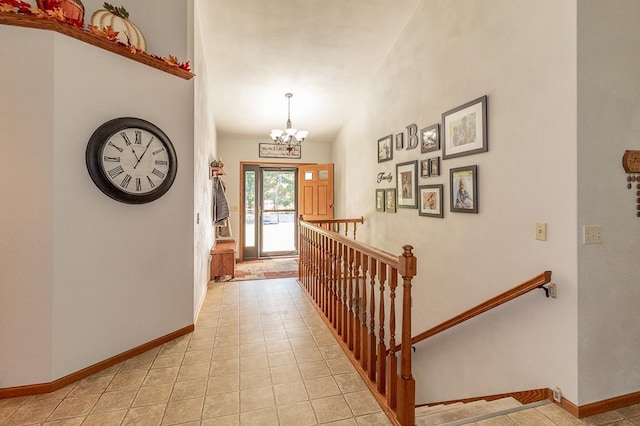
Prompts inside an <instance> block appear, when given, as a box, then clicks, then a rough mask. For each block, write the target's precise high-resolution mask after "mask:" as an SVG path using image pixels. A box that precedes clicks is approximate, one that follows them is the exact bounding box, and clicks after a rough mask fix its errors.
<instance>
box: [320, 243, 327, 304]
mask: <svg viewBox="0 0 640 426" xmlns="http://www.w3.org/2000/svg"><path fill="white" fill-rule="evenodd" d="M326 240H327V237H325V236H324V235H321V236H320V294H319V297H320V309H322V312H323V313H324V316H325V317H326V316H327V251H326V243H327V241H326Z"/></svg>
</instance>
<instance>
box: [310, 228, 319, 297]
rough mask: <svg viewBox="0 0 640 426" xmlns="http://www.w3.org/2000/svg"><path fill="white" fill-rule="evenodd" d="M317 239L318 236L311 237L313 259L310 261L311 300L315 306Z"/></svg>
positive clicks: (317, 259)
mask: <svg viewBox="0 0 640 426" xmlns="http://www.w3.org/2000/svg"><path fill="white" fill-rule="evenodd" d="M318 238H319V234H315V235H314V236H313V259H312V267H313V280H312V282H311V298H312V299H313V301H314V302H316V304H317V303H318V297H317V284H318V261H319V258H318Z"/></svg>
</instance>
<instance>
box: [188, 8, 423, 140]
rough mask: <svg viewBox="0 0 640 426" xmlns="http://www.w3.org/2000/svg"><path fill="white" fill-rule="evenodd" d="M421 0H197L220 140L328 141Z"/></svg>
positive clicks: (360, 94) (198, 17)
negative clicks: (283, 132)
mask: <svg viewBox="0 0 640 426" xmlns="http://www.w3.org/2000/svg"><path fill="white" fill-rule="evenodd" d="M420 1H421V0H322V1H320V0H200V1H199V2H198V3H197V8H196V13H197V16H196V19H199V21H200V25H201V28H202V37H203V43H202V48H203V50H204V55H205V57H206V64H207V73H208V75H209V77H210V82H209V83H210V87H211V89H212V93H213V97H214V101H213V102H214V114H215V122H216V127H217V129H218V133H219V135H220V136H222V137H225V136H228V137H264V141H265V142H266V141H269V138H268V134H269V132H270V130H271V129H273V128H280V129H282V128H284V127H285V125H286V119H287V99H286V98H285V93H287V92H291V93H293V98H292V99H291V121H292V122H293V127H295V128H297V129H298V130H308V131H309V137H308V139H307V140H308V141H309V142H331V141H332V140H333V139H334V138H335V136H336V135H337V133H338V132H339V130H340V128H341V127H342V125H343V123H344V120H345V118H346V117H348V116H349V114H350V112H351V111H352V109H353V107H354V105H355V102H356V101H357V99H358V98H359V97H361V96H362V95H363V93H364V90H365V89H366V87H367V85H368V84H369V83H370V82H371V79H372V77H373V75H374V74H375V72H376V70H377V69H378V67H379V66H380V65H381V63H382V62H383V61H384V59H385V57H386V55H387V53H388V51H389V50H390V48H391V46H392V45H393V44H394V43H395V42H396V40H397V38H398V36H399V34H400V32H401V31H402V30H403V29H404V27H405V25H406V24H407V22H408V20H409V19H410V18H411V16H412V14H413V12H414V10H415V8H416V7H417V5H418V4H419V3H420Z"/></svg>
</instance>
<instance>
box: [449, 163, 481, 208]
mask: <svg viewBox="0 0 640 426" xmlns="http://www.w3.org/2000/svg"><path fill="white" fill-rule="evenodd" d="M449 186H450V187H451V211H452V212H459V213H478V166H465V167H457V168H455V169H451V170H449Z"/></svg>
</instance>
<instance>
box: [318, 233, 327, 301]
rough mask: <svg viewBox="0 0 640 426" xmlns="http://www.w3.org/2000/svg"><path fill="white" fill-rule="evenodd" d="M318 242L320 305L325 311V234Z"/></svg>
mask: <svg viewBox="0 0 640 426" xmlns="http://www.w3.org/2000/svg"><path fill="white" fill-rule="evenodd" d="M318 243H319V247H318V248H319V251H318V256H319V257H318V278H319V279H318V306H319V307H320V310H321V311H322V312H324V283H325V281H324V280H325V276H324V272H325V271H324V235H320V236H319V238H318Z"/></svg>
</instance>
